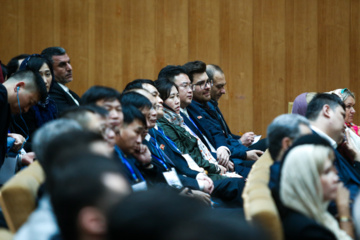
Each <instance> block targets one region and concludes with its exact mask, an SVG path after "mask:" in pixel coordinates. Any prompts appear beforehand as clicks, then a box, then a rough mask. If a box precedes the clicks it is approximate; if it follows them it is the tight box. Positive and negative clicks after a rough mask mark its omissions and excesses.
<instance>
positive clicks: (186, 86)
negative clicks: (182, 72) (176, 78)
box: [179, 83, 194, 89]
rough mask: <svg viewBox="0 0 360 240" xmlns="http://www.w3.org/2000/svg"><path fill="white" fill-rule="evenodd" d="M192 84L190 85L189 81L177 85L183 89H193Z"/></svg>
mask: <svg viewBox="0 0 360 240" xmlns="http://www.w3.org/2000/svg"><path fill="white" fill-rule="evenodd" d="M193 86H194V85H192V84H191V83H182V84H180V85H179V87H182V88H185V89H187V88H190V89H193Z"/></svg>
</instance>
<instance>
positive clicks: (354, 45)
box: [349, 0, 360, 125]
mask: <svg viewBox="0 0 360 240" xmlns="http://www.w3.org/2000/svg"><path fill="white" fill-rule="evenodd" d="M350 8H351V9H350V46H349V49H350V90H352V91H354V92H355V94H356V95H355V96H356V98H357V101H358V104H357V106H359V105H360V104H359V96H360V24H359V23H360V1H358V0H352V1H351V6H350ZM356 109H357V111H356V113H355V119H356V120H355V123H356V124H358V125H359V124H360V108H359V107H356Z"/></svg>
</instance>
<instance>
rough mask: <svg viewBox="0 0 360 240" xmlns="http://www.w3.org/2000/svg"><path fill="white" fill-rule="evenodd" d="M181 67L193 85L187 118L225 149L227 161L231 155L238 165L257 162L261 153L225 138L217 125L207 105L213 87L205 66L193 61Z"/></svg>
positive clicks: (215, 143)
mask: <svg viewBox="0 0 360 240" xmlns="http://www.w3.org/2000/svg"><path fill="white" fill-rule="evenodd" d="M183 67H184V68H185V70H186V72H187V74H188V76H189V78H190V81H191V83H192V85H193V97H194V99H193V101H192V102H191V104H190V105H189V106H188V107H187V112H188V114H189V117H191V119H192V120H193V121H194V122H195V124H196V126H197V127H198V128H199V129H200V130H201V132H202V133H203V134H205V135H206V136H207V138H208V139H209V140H210V142H211V143H212V145H215V146H216V147H219V146H224V147H226V148H225V149H227V150H226V154H227V157H226V159H229V156H230V154H231V156H232V157H236V158H238V159H242V160H239V162H240V163H243V164H250V165H251V164H253V161H252V162H247V163H245V162H244V161H243V160H257V159H258V158H259V156H261V155H262V153H263V152H262V151H260V150H251V149H249V148H247V147H245V146H244V145H242V144H241V143H239V142H238V141H237V140H235V139H233V138H230V137H228V136H226V134H225V133H224V132H223V130H222V129H221V126H220V125H219V124H218V123H219V121H218V119H217V114H216V112H213V111H211V109H210V108H209V106H208V105H207V103H208V102H209V101H210V99H211V96H210V88H211V86H212V85H213V81H212V80H210V79H209V77H208V76H207V74H206V64H205V63H204V62H201V61H193V62H188V63H186V64H184V65H183ZM228 150H229V151H228ZM218 155H219V154H218ZM218 157H219V156H218Z"/></svg>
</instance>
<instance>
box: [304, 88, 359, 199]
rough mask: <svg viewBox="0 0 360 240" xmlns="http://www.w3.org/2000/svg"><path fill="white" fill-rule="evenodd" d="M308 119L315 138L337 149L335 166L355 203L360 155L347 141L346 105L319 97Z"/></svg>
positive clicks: (330, 97)
mask: <svg viewBox="0 0 360 240" xmlns="http://www.w3.org/2000/svg"><path fill="white" fill-rule="evenodd" d="M306 117H307V118H308V119H309V121H310V124H311V129H312V131H313V132H314V134H317V135H319V136H321V137H323V138H324V139H326V140H327V141H329V143H330V144H331V145H332V146H333V147H334V149H335V157H336V159H335V161H334V164H335V167H336V169H337V171H338V175H339V178H340V181H342V182H343V183H344V186H345V187H346V188H348V189H349V191H350V199H351V200H352V201H353V200H355V197H356V196H357V194H358V193H359V187H360V174H359V162H360V153H359V152H357V151H356V150H354V149H353V148H352V147H351V144H349V143H348V142H347V141H344V130H345V125H344V124H345V120H344V119H345V105H344V103H343V102H342V100H341V99H340V98H339V97H338V96H337V95H334V94H328V93H321V94H317V95H315V97H314V98H313V99H312V100H311V102H310V103H309V105H308V107H307V110H306Z"/></svg>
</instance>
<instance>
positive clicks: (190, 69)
mask: <svg viewBox="0 0 360 240" xmlns="http://www.w3.org/2000/svg"><path fill="white" fill-rule="evenodd" d="M183 67H184V69H185V70H186V72H187V74H188V76H189V79H190V81H191V83H192V82H193V80H194V74H195V73H204V72H206V64H205V63H204V62H202V61H192V62H187V63H185V64H184V65H183Z"/></svg>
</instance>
